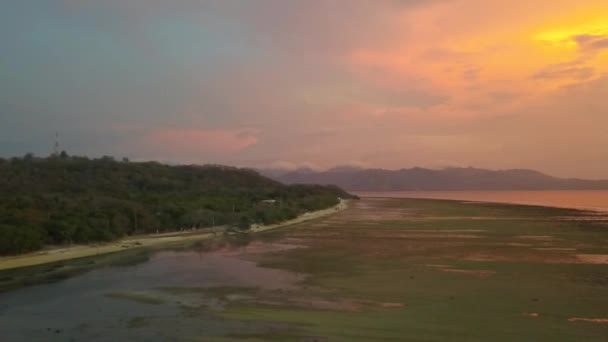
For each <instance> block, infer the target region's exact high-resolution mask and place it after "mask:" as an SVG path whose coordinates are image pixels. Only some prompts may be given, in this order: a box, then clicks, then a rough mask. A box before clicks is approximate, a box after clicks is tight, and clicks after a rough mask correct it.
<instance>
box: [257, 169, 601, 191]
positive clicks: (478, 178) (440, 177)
mask: <svg viewBox="0 0 608 342" xmlns="http://www.w3.org/2000/svg"><path fill="white" fill-rule="evenodd" d="M261 172H262V173H264V171H261ZM271 177H272V178H273V179H276V180H278V181H280V182H282V183H285V184H332V185H336V186H339V187H341V188H343V189H346V190H348V191H414V190H427V191H428V190H444V191H449V190H599V189H608V180H583V179H564V178H556V177H552V176H549V175H546V174H543V173H540V172H538V171H533V170H524V169H514V170H499V171H493V170H486V169H477V168H446V169H442V170H432V169H425V168H419V167H416V168H411V169H401V170H384V169H357V168H351V167H338V168H334V169H331V170H327V171H317V172H310V170H306V171H305V172H301V171H299V170H295V171H292V172H287V173H282V174H278V175H277V174H275V175H273V176H271Z"/></svg>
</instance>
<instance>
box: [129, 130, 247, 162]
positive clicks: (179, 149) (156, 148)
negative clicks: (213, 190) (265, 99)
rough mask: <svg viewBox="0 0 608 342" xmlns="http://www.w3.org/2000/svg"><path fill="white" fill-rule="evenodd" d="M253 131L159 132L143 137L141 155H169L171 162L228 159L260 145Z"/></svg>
mask: <svg viewBox="0 0 608 342" xmlns="http://www.w3.org/2000/svg"><path fill="white" fill-rule="evenodd" d="M257 134H258V132H257V131H256V130H253V129H248V128H243V129H196V128H181V129H159V130H157V131H152V132H150V133H148V135H147V136H145V137H144V140H143V144H142V146H141V147H140V148H142V150H143V151H141V152H142V153H145V154H148V155H159V154H160V155H170V156H171V158H172V159H177V160H179V159H186V160H195V161H199V162H201V161H204V160H205V158H206V157H207V158H208V157H209V156H212V157H214V158H225V157H226V156H229V155H232V154H235V153H237V152H241V151H243V150H244V149H246V148H248V147H250V146H252V145H254V144H256V143H257V141H258V138H257Z"/></svg>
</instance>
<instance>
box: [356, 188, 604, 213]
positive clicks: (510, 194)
mask: <svg viewBox="0 0 608 342" xmlns="http://www.w3.org/2000/svg"><path fill="white" fill-rule="evenodd" d="M356 194H357V195H358V196H360V197H390V198H429V199H450V200H462V201H474V202H495V203H510V204H527V205H540V206H548V207H559V208H573V209H583V210H593V211H601V212H608V190H556V191H390V192H357V193H356Z"/></svg>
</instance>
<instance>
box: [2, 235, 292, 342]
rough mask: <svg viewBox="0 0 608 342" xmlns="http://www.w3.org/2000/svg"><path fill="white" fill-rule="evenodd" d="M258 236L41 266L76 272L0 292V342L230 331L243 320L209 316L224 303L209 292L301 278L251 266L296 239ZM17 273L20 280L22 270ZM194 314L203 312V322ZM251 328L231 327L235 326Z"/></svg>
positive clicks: (276, 285)
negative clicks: (106, 260)
mask: <svg viewBox="0 0 608 342" xmlns="http://www.w3.org/2000/svg"><path fill="white" fill-rule="evenodd" d="M264 239H266V240H270V241H260V240H257V239H254V238H253V237H252V236H250V235H246V234H240V235H234V236H228V237H226V238H223V239H214V240H209V241H202V242H199V243H197V244H195V245H194V246H189V247H182V248H174V249H172V250H164V251H157V252H154V253H143V252H142V253H139V254H135V255H130V258H127V259H122V261H119V260H120V258H119V255H114V259H113V260H114V261H115V262H106V263H101V262H98V263H93V264H91V260H88V261H82V260H80V261H77V262H75V263H72V264H70V263H65V264H62V265H54V266H52V267H48V268H47V269H46V271H48V272H50V273H51V274H53V272H55V274H61V273H56V272H57V270H58V269H70V268H73V269H78V273H77V275H75V276H74V274H71V277H69V276H68V278H64V279H62V280H58V278H54V277H50V278H46V279H47V280H48V281H53V283H50V284H44V285H38V286H29V287H23V288H20V289H16V290H12V291H10V292H6V293H3V294H0V331H2V341H49V340H50V341H52V340H59V341H69V340H78V341H80V340H87V341H116V340H122V339H144V340H150V341H155V340H158V341H161V340H163V338H162V336H163V334H165V333H168V332H169V331H170V332H171V333H172V334H168V335H166V336H173V337H175V331H174V329H175V327H176V326H179V327H181V328H180V331H181V333H180V336H189V335H191V336H197V334H200V333H202V331H201V329H203V330H205V331H204V333H205V335H209V334H210V331H211V332H213V331H216V332H217V333H218V334H219V333H222V331H224V330H226V329H228V330H229V329H234V328H235V327H234V326H232V325H235V324H237V325H239V324H240V325H242V324H244V323H239V322H223V320H218V319H217V317H214V316H213V310H217V309H218V308H221V307H222V305H224V304H225V303H223V302H222V301H221V300H219V299H218V298H217V296H216V295H211V292H209V291H218V290H217V289H231V291H233V292H235V293H231V295H232V296H244V295H246V292H247V291H250V290H254V291H257V290H266V291H273V290H278V289H289V288H291V287H294V286H296V285H297V283H298V282H300V281H301V280H302V279H303V276H301V275H297V274H293V273H289V272H285V271H282V270H276V269H269V268H263V267H258V265H257V264H256V262H255V256H256V255H259V254H264V253H269V252H274V251H282V250H286V249H292V248H300V247H301V246H300V245H298V244H296V243H295V242H296V241H287V240H281V239H278V238H277V237H276V236H275V237H269V236H265V237H264ZM77 265H79V266H80V268H78V267H77ZM91 265H92V267H89V268H86V267H85V266H91ZM85 270H86V272H85ZM28 271H29V272H33V274H31V276H32V277H33V279H38V280H40V279H41V275H40V274H39V273H38V272H40V271H44V269H40V268H38V269H29V270H28ZM21 272H24V271H21ZM66 274H67V273H66ZM13 276H16V275H13ZM5 277H6V276H5ZM20 277H22V280H23V279H25V277H26V275H25V274H21V275H20ZM23 282H24V283H27V281H25V280H24V281H23ZM214 293H215V292H214ZM192 310H195V311H194V312H195V314H192V313H193V312H192ZM201 315H202V316H205V317H206V318H205V319H204V320H203V322H201V317H202V316H201ZM143 321H145V322H146V324H143V323H142V322H143ZM151 321H154V322H155V323H154V324H150V322H151ZM142 325H144V326H142ZM229 325H230V326H229ZM135 327H138V328H137V329H135ZM258 328H259V327H257V328H256V327H255V326H253V325H252V326H240V327H238V329H241V330H242V331H247V329H254V330H255V329H258ZM214 329H215V330H214ZM243 329H244V330H243ZM224 332H225V331H224ZM182 333H183V334H185V335H183V334H182ZM166 336H165V337H166Z"/></svg>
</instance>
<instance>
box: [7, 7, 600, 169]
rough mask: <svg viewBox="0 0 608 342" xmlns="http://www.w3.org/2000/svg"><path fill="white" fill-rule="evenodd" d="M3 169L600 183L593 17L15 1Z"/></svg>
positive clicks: (590, 12)
mask: <svg viewBox="0 0 608 342" xmlns="http://www.w3.org/2000/svg"><path fill="white" fill-rule="evenodd" d="M1 6H2V8H1V10H0V156H4V157H9V156H15V155H23V154H25V153H28V152H31V153H34V154H36V155H40V156H44V155H48V154H49V153H50V152H52V150H53V144H54V140H55V132H58V133H59V135H60V138H59V143H60V148H61V149H65V150H66V151H67V152H68V153H69V154H76V155H89V156H101V155H113V156H116V157H118V158H121V157H123V156H124V157H128V158H131V159H133V160H158V161H163V162H169V163H186V164H190V163H201V164H205V163H221V164H228V165H237V166H247V167H258V168H296V167H313V168H329V167H332V166H336V165H352V166H360V167H381V168H391V169H396V168H407V167H413V166H421V167H431V168H443V167H458V166H463V167H466V166H474V167H482V168H491V169H510V168H530V169H536V170H540V171H543V172H547V173H549V174H552V175H556V176H563V177H582V178H608V99H607V97H608V2H607V1H606V0H601V1H599V0H577V1H572V0H535V1H529V0H510V1H499V0H496V1H487V0H293V1H284V0H250V1H245V0H198V1H197V0H172V1H161V0H103V1H100V0H23V1H10V2H5V3H4V4H2V5H1Z"/></svg>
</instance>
